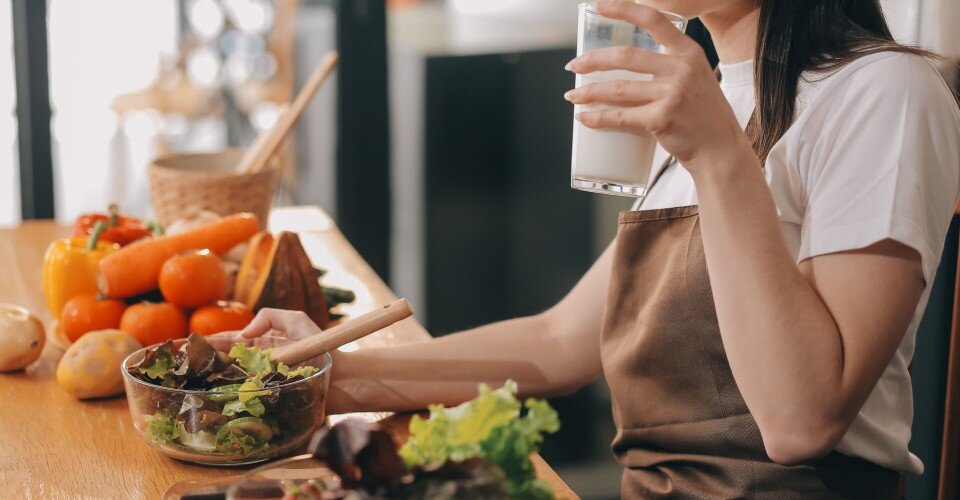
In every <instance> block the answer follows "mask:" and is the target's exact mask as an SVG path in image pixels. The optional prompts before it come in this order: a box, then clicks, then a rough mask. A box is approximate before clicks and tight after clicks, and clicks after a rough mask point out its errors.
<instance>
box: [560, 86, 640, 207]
mask: <svg viewBox="0 0 960 500" xmlns="http://www.w3.org/2000/svg"><path fill="white" fill-rule="evenodd" d="M650 78H651V77H650V75H644V74H640V73H633V72H630V71H623V70H617V71H600V72H596V73H590V74H586V75H577V87H580V86H581V85H586V84H588V83H601V82H613V81H617V80H649V79H650ZM613 108H614V106H606V105H583V106H580V105H578V106H576V107H575V113H577V114H579V113H582V112H586V111H596V110H601V109H613ZM573 123H574V125H573V162H572V163H573V165H572V170H571V176H570V185H571V186H572V187H574V188H577V189H582V190H586V191H595V192H602V193H608V194H616V195H621V196H636V197H640V196H643V195H644V194H645V192H646V185H647V180H648V179H649V177H650V169H651V167H652V166H653V153H654V151H655V150H656V148H657V141H656V139H654V137H653V136H652V135H651V134H650V133H648V132H646V131H643V130H631V131H630V132H621V131H617V130H602V129H591V128H589V127H587V126H585V125H583V124H582V123H580V121H578V120H576V119H575V120H574V122H573Z"/></svg>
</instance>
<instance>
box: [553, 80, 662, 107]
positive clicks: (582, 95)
mask: <svg viewBox="0 0 960 500" xmlns="http://www.w3.org/2000/svg"><path fill="white" fill-rule="evenodd" d="M662 94H663V92H662V91H661V89H660V84H659V83H658V82H651V81H630V80H618V81H615V82H605V83H590V84H587V85H583V86H580V87H579V88H576V89H574V90H571V91H570V92H567V93H566V94H564V96H563V97H564V98H565V99H566V100H568V101H570V102H572V103H574V104H593V103H604V104H613V105H617V106H641V105H644V104H647V103H649V102H651V101H654V100H655V99H658V98H659V97H661V96H662Z"/></svg>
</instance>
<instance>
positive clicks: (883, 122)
mask: <svg viewBox="0 0 960 500" xmlns="http://www.w3.org/2000/svg"><path fill="white" fill-rule="evenodd" d="M720 72H721V74H722V75H723V80H722V83H721V85H720V86H721V88H722V89H723V93H724V95H725V96H726V97H727V100H728V101H729V102H730V105H731V106H732V107H733V110H734V112H735V114H736V116H737V118H738V120H739V121H740V125H741V126H743V127H746V124H747V121H748V120H749V118H750V115H751V114H752V113H753V110H754V106H755V100H754V94H753V92H754V87H753V63H752V61H748V62H745V63H740V64H734V65H721V66H720ZM798 90H799V96H798V99H797V111H796V119H795V121H794V123H793V125H792V126H791V127H790V129H789V130H788V131H787V132H786V134H784V136H783V138H782V139H781V140H780V142H778V143H777V144H776V146H774V148H773V150H772V151H771V152H770V155H769V157H768V159H767V163H766V166H765V175H766V178H767V183H768V184H769V186H770V190H771V192H772V193H773V198H774V200H775V202H776V204H777V209H778V212H779V216H780V227H781V229H782V230H783V234H784V236H785V237H786V241H787V245H788V246H789V247H790V250H791V251H792V252H793V255H794V256H795V257H796V260H797V262H801V261H803V260H805V259H808V258H810V257H813V256H817V255H823V254H829V253H834V252H840V251H845V250H856V249H860V248H864V247H867V246H870V245H872V244H874V243H877V242H879V241H882V240H884V239H893V240H896V241H898V242H901V243H903V244H905V245H908V246H910V247H911V248H914V249H916V250H917V252H919V253H920V256H921V258H922V261H923V274H924V277H925V278H926V282H927V288H926V290H925V291H924V292H923V296H922V298H921V299H920V304H919V305H918V306H917V310H916V312H915V313H914V315H913V320H912V321H911V322H910V326H909V328H908V329H907V332H906V336H905V337H904V339H903V342H902V343H901V344H900V347H899V348H898V350H897V352H896V354H895V355H894V357H893V359H892V360H891V361H890V364H889V365H888V366H887V368H886V370H885V371H884V373H883V375H882V376H881V377H880V380H879V382H877V386H876V387H875V388H874V390H873V392H872V393H871V394H870V396H869V398H868V399H867V402H866V403H865V404H864V406H863V409H861V410H860V413H859V414H858V415H857V418H856V420H855V421H854V422H853V425H852V426H851V427H850V430H849V431H848V432H847V434H846V435H845V436H844V437H843V439H842V440H841V441H840V444H839V445H838V446H837V451H839V452H841V453H844V454H847V455H853V456H859V457H862V458H865V459H867V460H870V461H871V462H874V463H876V464H879V465H882V466H885V467H888V468H891V469H894V470H897V471H901V472H907V473H913V474H920V473H922V472H923V463H921V462H920V459H918V458H917V457H916V456H915V455H913V454H911V453H910V452H909V451H908V450H907V444H908V443H909V441H910V426H911V423H912V420H913V392H912V388H911V385H910V373H909V372H908V371H907V367H908V366H909V364H910V360H911V359H912V358H913V351H914V345H915V340H916V334H917V326H918V325H919V323H920V319H921V316H922V315H923V311H924V309H925V308H926V305H927V299H928V297H929V294H930V287H931V286H932V284H933V278H934V274H935V273H936V270H937V266H938V264H939V262H940V256H941V252H942V250H943V244H944V240H945V238H946V234H947V228H948V226H949V224H950V220H951V218H952V216H953V213H954V209H955V207H956V206H957V200H958V197H960V110H958V108H957V105H956V103H955V101H954V98H953V96H952V95H951V91H950V90H949V88H948V87H947V85H946V83H945V82H944V81H943V79H942V78H941V77H940V75H939V74H938V73H937V71H936V70H935V69H934V68H933V66H932V65H931V64H930V63H929V62H928V61H927V60H926V59H924V58H922V57H920V56H916V55H910V54H901V53H894V52H884V53H880V54H874V55H870V56H866V57H862V58H860V59H858V60H856V61H855V62H853V63H851V64H849V65H848V66H846V67H844V68H843V69H841V70H839V71H837V72H834V73H832V74H818V75H815V74H805V75H804V77H803V78H802V79H801V81H800V84H799V89H798ZM666 158H668V154H667V153H666V151H664V150H663V149H662V148H658V150H657V154H656V159H655V163H654V165H655V166H659V165H661V164H662V163H663V161H664V160H665V159H666ZM696 204H697V192H696V188H695V186H694V184H693V180H692V178H691V177H690V174H689V173H687V171H686V170H684V169H683V167H682V166H680V165H677V164H676V163H675V164H674V165H673V166H671V167H669V168H668V169H667V170H666V171H665V172H664V174H663V176H662V177H661V178H660V180H659V182H657V184H656V185H655V186H654V187H653V188H652V189H651V190H650V192H649V194H648V195H647V197H646V199H644V200H643V201H642V203H640V204H639V209H642V210H648V209H655V208H668V207H678V206H684V205H696Z"/></svg>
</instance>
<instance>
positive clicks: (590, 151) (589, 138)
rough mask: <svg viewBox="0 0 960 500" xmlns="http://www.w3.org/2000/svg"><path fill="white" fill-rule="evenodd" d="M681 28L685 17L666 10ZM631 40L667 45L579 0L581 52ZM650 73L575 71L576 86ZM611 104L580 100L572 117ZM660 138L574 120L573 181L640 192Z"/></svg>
mask: <svg viewBox="0 0 960 500" xmlns="http://www.w3.org/2000/svg"><path fill="white" fill-rule="evenodd" d="M664 15H666V16H667V17H668V18H669V19H670V21H671V22H673V24H674V25H675V26H676V27H677V28H678V29H679V30H681V31H685V30H686V28H687V21H686V20H685V19H683V18H681V17H679V16H676V15H674V14H668V13H664ZM620 45H627V46H633V47H638V48H640V49H643V50H652V51H655V52H662V51H663V47H662V46H661V45H660V44H658V43H657V42H656V40H654V39H653V38H652V37H651V36H650V35H649V34H648V33H647V32H646V31H645V30H643V29H641V28H638V27H636V26H634V25H632V24H630V23H627V22H624V21H619V20H616V19H609V18H606V17H603V16H601V15H600V14H599V13H598V12H597V11H596V8H595V7H594V6H593V5H592V4H588V3H584V4H580V25H579V31H578V36H577V55H578V56H579V55H582V54H583V53H584V52H587V51H590V50H594V49H600V48H605V47H616V46H620ZM651 78H652V76H651V75H647V74H642V73H634V72H632V71H624V70H616V71H597V72H595V73H588V74H585V75H577V87H580V86H581V85H586V84H588V83H601V82H614V81H617V80H650V79H651ZM612 108H614V106H607V105H598V104H590V105H583V106H581V105H578V106H576V107H575V108H574V116H576V114H578V113H582V112H585V111H596V110H602V109H612ZM656 148H657V141H656V139H654V138H653V136H652V135H650V134H649V133H647V132H642V131H639V132H637V131H634V132H620V131H616V130H597V129H591V128H589V127H586V126H584V125H583V124H581V123H580V122H579V121H578V120H576V119H574V120H573V162H572V163H573V165H572V169H571V174H570V186H571V187H573V188H575V189H581V190H583V191H592V192H595V193H605V194H615V195H619V196H633V197H642V196H644V195H645V194H646V186H647V182H648V180H649V177H650V169H651V167H652V166H653V153H654V151H655V150H656Z"/></svg>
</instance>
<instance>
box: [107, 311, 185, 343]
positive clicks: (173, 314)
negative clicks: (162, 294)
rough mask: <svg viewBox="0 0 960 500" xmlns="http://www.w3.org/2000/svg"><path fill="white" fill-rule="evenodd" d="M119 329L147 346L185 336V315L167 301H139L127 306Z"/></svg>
mask: <svg viewBox="0 0 960 500" xmlns="http://www.w3.org/2000/svg"><path fill="white" fill-rule="evenodd" d="M120 329H121V330H123V331H125V332H127V333H129V334H130V335H133V337H134V338H136V339H137V340H139V341H140V343H141V344H143V345H145V346H148V345H153V344H159V343H161V342H164V341H167V340H173V339H181V338H184V337H186V336H187V315H186V314H184V313H183V311H182V310H180V308H178V307H177V306H175V305H173V304H170V303H167V302H160V303H154V302H141V303H139V304H134V305H132V306H130V307H128V308H127V310H126V311H125V312H124V313H123V317H122V318H120Z"/></svg>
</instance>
